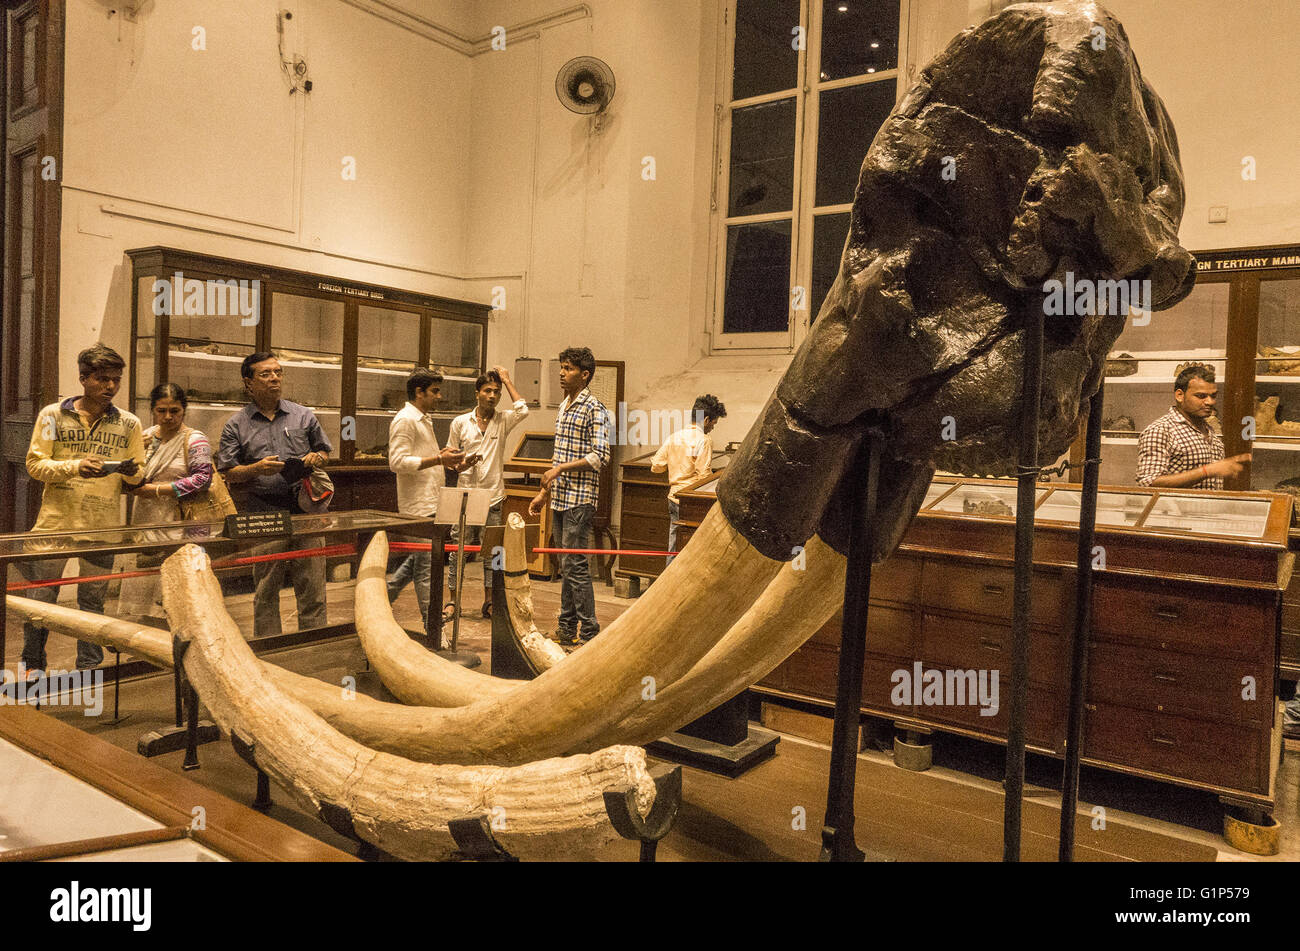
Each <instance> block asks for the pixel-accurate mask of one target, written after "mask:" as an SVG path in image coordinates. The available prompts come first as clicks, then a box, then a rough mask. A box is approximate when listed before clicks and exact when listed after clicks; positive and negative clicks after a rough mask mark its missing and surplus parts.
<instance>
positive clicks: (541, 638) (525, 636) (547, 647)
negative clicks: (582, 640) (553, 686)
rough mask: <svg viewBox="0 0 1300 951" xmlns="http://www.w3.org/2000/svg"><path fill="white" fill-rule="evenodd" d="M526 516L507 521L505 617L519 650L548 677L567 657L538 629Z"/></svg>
mask: <svg viewBox="0 0 1300 951" xmlns="http://www.w3.org/2000/svg"><path fill="white" fill-rule="evenodd" d="M525 532H526V526H525V524H524V519H523V516H521V515H520V514H519V513H518V512H511V513H510V515H509V516H507V517H506V532H505V544H504V547H505V565H504V567H505V570H504V572H503V574H504V575H505V578H504V581H505V589H506V614H507V615H508V619H509V621H510V627H511V629H512V630H513V631H514V633H515V636H516V637H517V638H518V639H519V646H520V648H521V649H522V650H523V652H524V654H526V655H527V657H528V659H529V660H530V661H531V662H532V664H533V666H534V667H535V668H537V671H538V672H539V673H545V672H546V671H548V670H550V669H551V668H552V667H554V666H555V665H556V664H558V663H559V662H560V661H562V660H564V658H565V657H567V656H568V655H567V654H566V653H565V652H564V648H562V647H561V646H560V645H559V644H557V643H555V641H553V640H551V639H550V638H549V637H547V636H546V635H545V634H543V633H542V632H541V631H539V630H538V629H537V623H536V620H535V618H534V615H533V586H532V583H531V582H530V581H529V580H528V545H527V536H526V534H525Z"/></svg>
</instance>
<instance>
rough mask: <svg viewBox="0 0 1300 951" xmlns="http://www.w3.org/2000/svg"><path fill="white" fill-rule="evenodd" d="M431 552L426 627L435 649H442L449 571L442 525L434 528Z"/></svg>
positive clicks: (445, 539)
mask: <svg viewBox="0 0 1300 951" xmlns="http://www.w3.org/2000/svg"><path fill="white" fill-rule="evenodd" d="M429 554H430V556H431V557H432V558H433V562H432V564H430V566H429V616H428V617H427V618H425V619H424V629H425V631H427V632H428V634H429V638H430V640H431V641H432V642H433V644H434V649H435V650H442V649H443V645H442V592H443V585H444V575H445V574H446V571H447V533H446V532H445V531H444V530H443V527H442V526H441V525H437V526H435V527H434V529H433V539H432V550H431V551H430V552H429ZM435 621H436V622H437V623H436V624H435V623H434V622H435Z"/></svg>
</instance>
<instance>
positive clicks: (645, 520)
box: [619, 512, 668, 551]
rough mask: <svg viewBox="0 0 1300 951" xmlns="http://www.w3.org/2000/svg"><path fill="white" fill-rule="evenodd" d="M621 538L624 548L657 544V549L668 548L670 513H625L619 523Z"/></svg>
mask: <svg viewBox="0 0 1300 951" xmlns="http://www.w3.org/2000/svg"><path fill="white" fill-rule="evenodd" d="M619 528H620V531H619V538H620V539H621V540H622V543H623V547H624V548H634V547H640V546H642V545H655V546H657V547H656V548H655V550H656V551H664V550H666V547H665V546H667V544H668V513H666V512H665V513H664V514H663V515H661V516H653V517H652V516H649V515H634V514H630V513H628V512H624V513H623V519H622V521H621V522H620V523H619Z"/></svg>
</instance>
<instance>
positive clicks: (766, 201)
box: [727, 99, 861, 216]
mask: <svg viewBox="0 0 1300 951" xmlns="http://www.w3.org/2000/svg"><path fill="white" fill-rule="evenodd" d="M794 116H795V106H794V100H793V99H781V100H779V101H777V102H768V103H764V104H763V105H761V106H746V107H745V108H744V109H737V110H735V111H734V112H733V113H732V114H731V201H730V203H729V205H728V212H727V214H728V215H732V216H735V215H763V214H767V213H768V212H772V211H789V210H790V209H791V208H793V207H794ZM858 158H859V160H861V156H858Z"/></svg>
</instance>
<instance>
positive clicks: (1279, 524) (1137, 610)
mask: <svg viewBox="0 0 1300 951" xmlns="http://www.w3.org/2000/svg"><path fill="white" fill-rule="evenodd" d="M716 485H717V479H709V480H702V481H701V482H700V483H698V484H697V485H695V486H693V487H691V488H689V489H687V490H684V491H683V492H681V493H680V496H681V498H682V519H683V521H687V522H689V523H693V524H694V525H698V524H699V523H700V521H701V520H702V519H703V517H704V515H705V513H707V511H708V509H709V507H710V506H711V505H712V504H713V502H714V501H715V491H716ZM1015 491H1016V486H1015V483H1014V482H1013V481H1010V480H988V479H961V478H954V477H943V476H941V477H937V478H936V479H935V480H934V483H933V484H932V485H931V487H930V490H929V492H928V493H927V495H926V499H925V501H924V502H923V505H922V508H921V511H920V513H919V514H918V515H917V517H916V518H915V519H914V520H913V522H912V524H911V526H910V527H909V528H908V530H907V533H906V535H905V536H904V537H903V541H902V543H901V545H900V546H899V548H898V550H897V551H896V552H895V553H894V554H893V555H892V556H890V558H889V559H887V560H886V561H885V562H884V563H882V564H880V565H877V566H876V568H875V569H874V571H873V573H872V579H871V608H870V613H869V619H868V629H867V644H866V646H867V654H866V660H865V663H864V666H863V675H864V676H863V705H862V709H863V711H864V712H867V713H871V714H874V715H876V716H881V717H886V718H889V719H891V720H894V721H897V722H899V723H901V724H904V725H907V726H909V727H911V728H915V729H921V730H923V731H930V730H937V731H946V732H951V733H958V734H964V735H968V736H973V737H978V738H980V739H985V740H993V741H1004V740H1005V735H1006V726H1007V705H1006V703H1005V702H1004V703H1002V704H1001V705H1000V707H999V708H998V709H997V711H996V713H994V714H993V715H981V711H980V709H979V708H978V707H977V706H975V705H964V706H963V705H927V704H925V703H922V702H920V698H919V697H913V698H911V699H912V700H913V701H915V702H910V703H906V704H904V705H897V704H895V703H894V702H893V701H894V692H893V688H894V686H895V685H896V683H897V672H898V671H910V670H912V669H913V665H914V664H916V663H920V664H922V665H923V666H924V668H925V669H938V670H942V671H948V670H962V671H965V670H1001V672H1002V676H1001V689H1002V696H1003V697H1004V698H1006V697H1007V696H1009V685H1008V683H1007V679H1006V671H1005V669H1003V668H1004V666H1005V665H1007V664H1009V663H1010V652H1011V643H1010V638H1011V614H1012V610H1011V609H1012V597H1011V594H1012V587H1013V584H1012V580H1013V578H1012V576H1013V571H1012V558H1013V553H1014V532H1015V518H1014V516H1013V515H1012V514H1011V513H1010V512H1008V511H1005V510H1004V509H1005V508H1009V507H1010V505H1011V504H1012V503H1014V500H1015ZM972 502H973V503H974V506H973V507H972V506H971V504H970V503H972ZM1080 502H1081V490H1080V487H1079V486H1078V485H1070V484H1059V485H1056V484H1054V485H1050V486H1043V487H1041V488H1040V490H1039V492H1038V498H1037V503H1036V505H1035V539H1034V582H1033V592H1034V597H1033V605H1032V610H1031V618H1030V658H1029V663H1030V684H1029V711H1028V717H1027V730H1028V737H1029V746H1030V748H1031V749H1033V750H1036V751H1037V752H1041V753H1047V754H1052V755H1061V754H1062V753H1063V751H1064V742H1065V730H1066V712H1067V711H1066V702H1067V696H1068V674H1069V670H1068V667H1069V656H1070V645H1071V642H1072V638H1073V626H1074V576H1075V572H1076V567H1075V566H1076V557H1077V551H1076V549H1077V545H1078V521H1079V508H1080ZM990 503H996V504H990ZM972 509H973V510H972ZM1291 510H1292V500H1291V498H1290V497H1289V496H1287V495H1284V494H1281V493H1264V492H1251V493H1242V492H1196V491H1189V490H1158V489H1145V488H1129V487H1124V486H1103V487H1102V488H1101V490H1100V492H1099V496H1098V515H1097V531H1096V546H1095V548H1094V555H1095V558H1094V567H1095V568H1097V569H1098V570H1097V571H1096V573H1095V574H1094V581H1093V584H1094V594H1093V607H1092V633H1091V639H1090V642H1089V661H1088V663H1089V676H1088V696H1087V701H1088V702H1087V705H1086V721H1085V747H1084V762H1085V763H1088V764H1091V765H1095V766H1102V767H1105V768H1107V769H1113V770H1117V771H1120V772H1127V773H1133V774H1137V775H1142V776H1147V777H1151V778H1156V779H1161V780H1167V781H1170V782H1174V783H1179V784H1182V785H1187V786H1193V787H1196V788H1200V789H1206V790H1209V791H1212V792H1215V793H1217V794H1219V795H1220V796H1221V797H1223V798H1224V799H1225V800H1226V801H1232V802H1248V803H1253V804H1255V805H1258V806H1262V807H1265V808H1271V807H1272V806H1273V804H1274V785H1273V781H1274V778H1275V774H1276V764H1277V751H1278V745H1279V743H1280V726H1279V723H1280V719H1279V718H1280V713H1279V709H1278V706H1277V704H1276V703H1275V700H1276V697H1277V690H1278V678H1277V671H1278V661H1279V638H1278V633H1279V624H1280V617H1281V606H1282V592H1283V591H1284V590H1285V589H1286V587H1287V585H1288V583H1289V581H1290V577H1291V568H1292V565H1293V563H1294V556H1293V555H1292V554H1291V553H1290V552H1289V551H1288V550H1287V539H1288V526H1289V523H1290V520H1291ZM840 626H841V618H840V614H839V612H836V614H835V616H834V617H833V618H832V619H831V621H830V622H828V623H827V624H826V625H824V626H823V627H822V628H821V629H820V630H819V631H818V633H817V634H815V635H814V636H813V637H812V638H811V639H810V640H809V641H808V642H807V643H806V644H804V646H803V647H801V648H800V649H799V650H797V651H796V652H795V653H794V654H792V655H791V656H790V657H789V658H788V659H787V660H786V661H785V662H784V663H782V664H781V665H780V666H778V667H777V668H776V669H774V670H773V671H772V672H771V673H770V674H768V675H767V676H766V677H764V678H763V679H762V680H761V681H760V682H759V683H758V684H757V685H756V686H755V687H754V688H753V689H754V691H755V692H756V693H758V694H760V695H762V696H764V697H766V698H769V699H776V700H781V699H785V700H793V701H798V702H805V703H806V702H811V703H814V704H819V705H823V706H826V707H830V706H831V705H832V704H833V702H834V697H835V684H836V671H837V664H838V655H839V638H840Z"/></svg>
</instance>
